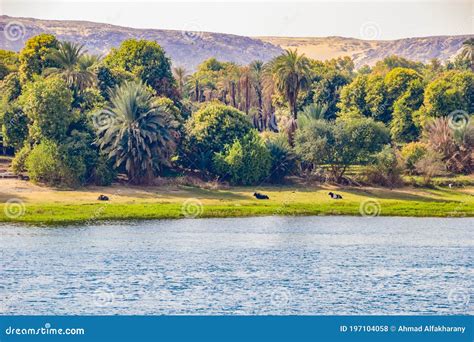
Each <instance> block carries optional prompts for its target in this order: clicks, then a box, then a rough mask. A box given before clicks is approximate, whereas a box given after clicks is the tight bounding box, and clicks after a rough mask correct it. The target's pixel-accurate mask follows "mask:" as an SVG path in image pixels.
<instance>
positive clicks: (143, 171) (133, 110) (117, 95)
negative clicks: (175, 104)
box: [98, 82, 176, 184]
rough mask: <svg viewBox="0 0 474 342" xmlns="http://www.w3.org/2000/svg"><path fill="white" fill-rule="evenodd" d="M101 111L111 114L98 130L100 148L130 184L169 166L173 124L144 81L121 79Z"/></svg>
mask: <svg viewBox="0 0 474 342" xmlns="http://www.w3.org/2000/svg"><path fill="white" fill-rule="evenodd" d="M102 114H103V115H110V124H108V125H104V126H103V127H101V128H100V129H99V132H98V135H99V137H98V143H99V147H100V149H101V150H102V151H103V152H104V153H105V154H106V155H107V156H108V158H109V159H111V160H113V161H114V163H115V166H116V167H123V168H124V169H125V171H126V172H127V175H128V178H129V181H130V182H131V183H134V184H140V183H146V182H149V181H151V180H152V179H153V177H154V176H155V175H156V174H158V173H159V172H160V171H161V170H162V169H163V167H165V166H169V165H170V158H171V156H172V155H173V153H174V150H175V146H176V141H175V134H174V130H175V123H174V121H172V120H171V118H170V114H168V113H166V111H165V108H164V107H161V106H157V105H156V104H155V103H154V99H153V97H152V94H151V92H150V91H149V90H148V89H147V87H146V86H145V85H144V84H143V83H136V82H124V83H123V84H122V85H121V86H120V87H118V88H117V89H116V90H115V92H114V93H113V96H111V100H110V105H109V106H108V107H107V108H106V110H105V111H104V112H103V113H102Z"/></svg>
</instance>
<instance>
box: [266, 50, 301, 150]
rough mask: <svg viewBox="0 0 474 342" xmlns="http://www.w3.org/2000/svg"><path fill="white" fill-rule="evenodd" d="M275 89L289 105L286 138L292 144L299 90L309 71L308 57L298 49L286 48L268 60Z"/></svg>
mask: <svg viewBox="0 0 474 342" xmlns="http://www.w3.org/2000/svg"><path fill="white" fill-rule="evenodd" d="M270 63H271V64H270V68H271V72H272V74H273V79H274V81H275V86H276V89H277V90H278V91H279V92H280V93H281V94H282V95H283V96H284V97H285V99H286V100H287V101H288V104H289V107H290V114H291V120H290V123H289V127H288V140H289V142H290V144H293V135H294V131H295V130H296V127H297V123H296V120H297V117H298V107H297V100H298V94H299V91H300V90H301V89H302V88H303V87H305V86H306V84H307V81H308V78H309V73H310V63H309V59H308V58H306V57H305V56H304V54H301V55H300V54H298V50H296V49H295V50H286V51H285V53H283V54H282V55H280V56H278V57H276V58H275V59H274V60H273V61H271V62H270Z"/></svg>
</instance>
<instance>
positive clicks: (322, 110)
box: [297, 103, 328, 128]
mask: <svg viewBox="0 0 474 342" xmlns="http://www.w3.org/2000/svg"><path fill="white" fill-rule="evenodd" d="M327 110H328V105H321V104H319V103H312V104H310V105H307V106H306V107H304V108H303V111H301V112H299V114H298V120H297V122H298V127H299V128H303V127H306V126H308V125H309V124H311V122H313V121H316V120H324V119H325V116H324V115H325V114H326V112H327Z"/></svg>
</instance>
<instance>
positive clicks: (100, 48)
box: [0, 16, 283, 70]
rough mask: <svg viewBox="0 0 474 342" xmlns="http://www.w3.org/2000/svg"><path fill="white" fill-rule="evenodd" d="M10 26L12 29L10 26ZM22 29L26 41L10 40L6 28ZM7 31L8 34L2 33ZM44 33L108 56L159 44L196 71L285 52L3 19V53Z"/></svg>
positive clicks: (244, 41)
mask: <svg viewBox="0 0 474 342" xmlns="http://www.w3.org/2000/svg"><path fill="white" fill-rule="evenodd" d="M9 23H10V26H7V25H8V24H9ZM15 25H16V26H17V27H20V30H23V32H22V38H21V39H18V40H8V39H6V36H5V34H2V33H5V28H6V29H7V30H8V29H10V31H11V32H12V34H14V33H15V31H14V30H13V29H14V28H15ZM1 31H4V32H1ZM40 33H52V34H54V35H55V36H57V37H58V38H59V39H60V40H69V41H75V42H80V43H81V44H84V45H85V47H86V49H87V50H88V51H89V52H90V53H94V54H102V55H104V54H106V53H107V52H108V51H109V50H110V49H111V48H112V47H117V46H119V45H120V43H121V42H122V41H124V40H126V39H129V38H137V39H147V40H153V41H156V42H158V44H160V45H161V46H162V47H163V48H164V49H165V51H166V53H167V55H168V56H170V57H171V59H172V61H173V65H174V66H183V67H185V68H186V69H188V70H193V69H194V68H195V67H196V66H197V65H198V64H199V63H201V62H202V61H203V60H205V59H207V58H210V57H215V58H217V59H219V60H223V61H231V62H235V63H238V64H248V63H250V62H251V61H254V60H256V59H260V60H263V61H267V60H269V59H271V58H273V57H274V56H277V55H279V54H280V53H281V52H282V51H283V50H282V49H281V48H280V47H278V46H275V45H272V44H270V43H266V42H263V41H261V40H259V39H255V38H250V37H244V36H237V35H232V34H223V33H209V32H193V31H187V32H184V31H174V30H154V29H153V30H152V29H133V28H127V27H121V26H115V25H109V24H99V23H92V22H87V21H62V20H61V21H59V20H40V19H31V18H12V17H8V16H0V49H9V50H15V51H18V50H20V49H21V48H22V47H23V45H24V42H25V41H26V40H27V39H28V38H30V37H32V36H35V35H37V34H40Z"/></svg>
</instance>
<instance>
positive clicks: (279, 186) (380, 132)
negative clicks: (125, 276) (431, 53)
mask: <svg viewBox="0 0 474 342" xmlns="http://www.w3.org/2000/svg"><path fill="white" fill-rule="evenodd" d="M473 70H474V39H472V38H470V39H467V40H466V41H465V42H464V44H463V48H462V50H461V51H460V53H459V54H456V55H455V56H453V58H451V59H450V60H447V61H446V62H441V61H439V60H436V59H434V60H432V61H431V62H429V63H427V64H423V63H420V62H414V61H410V60H407V59H405V58H402V57H398V56H390V57H386V58H385V59H383V60H380V61H378V62H377V63H376V64H375V65H371V66H369V65H365V66H361V67H360V68H358V69H356V68H355V66H354V61H353V60H352V59H351V58H350V57H339V58H335V59H330V60H326V61H319V60H313V59H311V58H308V57H306V56H305V55H304V54H302V53H300V52H298V51H297V50H285V51H283V52H282V54H281V55H278V56H276V57H275V58H273V59H271V60H270V61H259V60H256V61H253V62H252V63H250V64H248V65H238V64H235V63H232V62H226V61H219V60H217V59H215V58H209V59H207V60H205V61H203V62H202V63H201V64H200V65H198V67H197V68H196V69H195V70H186V69H184V68H183V67H181V66H179V65H173V61H172V60H171V59H170V58H169V57H168V56H167V54H166V51H165V50H164V49H163V48H162V47H161V46H160V45H159V42H155V41H147V40H136V39H128V40H125V41H123V42H122V43H121V45H120V46H118V47H117V48H113V49H112V50H111V51H110V52H109V53H108V54H106V55H105V56H96V55H92V54H89V53H87V51H86V50H85V49H84V47H83V46H82V45H80V44H77V43H74V42H69V41H59V40H58V39H57V38H56V37H55V36H54V35H51V34H40V35H38V36H34V37H32V38H29V39H28V40H27V41H26V42H25V45H24V47H23V49H22V50H21V51H19V52H14V51H6V50H0V123H1V133H2V134H1V138H2V140H1V143H2V146H1V148H2V150H3V154H4V157H3V159H2V160H3V163H4V164H5V165H6V166H5V170H4V172H3V173H2V177H3V178H5V179H2V180H0V190H1V191H0V201H1V202H0V203H2V205H3V209H4V210H3V211H2V212H1V213H0V220H1V221H11V222H12V221H15V222H31V223H53V222H79V221H81V222H94V221H96V220H109V219H151V218H181V217H227V216H252V215H363V216H374V215H394V216H445V217H446V216H454V217H459V216H473V206H474V203H473V189H474V185H473V181H472V177H473V170H474V153H473V147H474V123H473V121H472V115H473V113H474V72H473ZM14 177H18V178H14ZM20 179H22V180H20ZM256 191H257V192H261V193H262V194H264V195H267V196H268V197H269V198H268V199H258V198H255V197H254V196H253V193H254V192H256ZM329 192H333V193H336V194H337V195H340V196H334V197H331V196H329V195H328V193H329ZM101 194H102V195H104V196H105V197H99V195H101ZM257 197H258V196H257ZM264 197H265V196H263V197H262V198H264ZM106 198H108V201H102V200H100V199H106Z"/></svg>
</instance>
